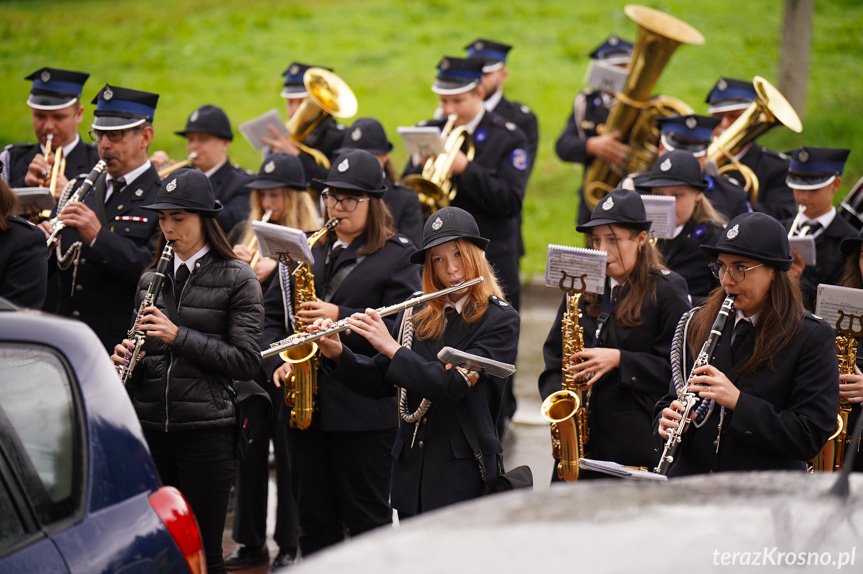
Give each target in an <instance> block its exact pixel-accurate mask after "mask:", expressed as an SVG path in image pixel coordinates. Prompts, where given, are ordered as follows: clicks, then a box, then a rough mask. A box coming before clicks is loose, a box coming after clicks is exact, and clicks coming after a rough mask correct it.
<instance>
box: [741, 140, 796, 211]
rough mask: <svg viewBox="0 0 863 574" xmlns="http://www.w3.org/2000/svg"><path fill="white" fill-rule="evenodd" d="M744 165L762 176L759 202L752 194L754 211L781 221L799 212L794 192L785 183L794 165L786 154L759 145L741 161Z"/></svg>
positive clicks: (749, 151) (754, 146) (759, 179)
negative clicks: (791, 166)
mask: <svg viewBox="0 0 863 574" xmlns="http://www.w3.org/2000/svg"><path fill="white" fill-rule="evenodd" d="M740 163H742V164H743V165H746V166H749V167H750V168H752V171H754V172H755V175H756V176H758V186H759V191H758V199H757V200H756V201H752V197H751V193H750V197H749V203H750V204H751V205H752V209H754V210H755V211H761V212H763V213H766V214H767V215H772V216H773V217H775V218H776V219H778V220H779V221H782V220H783V219H785V218H786V217H792V216H793V215H794V214H795V213H796V211H797V203H796V202H795V201H794V192H793V191H791V188H790V187H788V184H787V183H785V178H786V177H788V165H789V163H790V160H789V159H788V158H787V157H786V156H785V154H781V153H779V152H777V151H773V150H772V149H767V148H766V147H764V146H760V145H758V144H755V145H753V146H752V147H751V148H749V150H748V151H747V152H746V154H745V155H744V156H743V157H742V158H740Z"/></svg>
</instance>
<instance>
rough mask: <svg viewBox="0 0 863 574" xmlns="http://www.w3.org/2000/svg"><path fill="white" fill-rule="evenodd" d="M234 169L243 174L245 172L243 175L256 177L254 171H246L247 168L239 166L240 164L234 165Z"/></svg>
mask: <svg viewBox="0 0 863 574" xmlns="http://www.w3.org/2000/svg"><path fill="white" fill-rule="evenodd" d="M234 169H236V170H237V171H241V172H243V173H244V174H246V175H251V176H254V175H255V172H253V171H252V170H250V169H246V168H244V167H243V166H241V165H240V164H238V163H235V164H234Z"/></svg>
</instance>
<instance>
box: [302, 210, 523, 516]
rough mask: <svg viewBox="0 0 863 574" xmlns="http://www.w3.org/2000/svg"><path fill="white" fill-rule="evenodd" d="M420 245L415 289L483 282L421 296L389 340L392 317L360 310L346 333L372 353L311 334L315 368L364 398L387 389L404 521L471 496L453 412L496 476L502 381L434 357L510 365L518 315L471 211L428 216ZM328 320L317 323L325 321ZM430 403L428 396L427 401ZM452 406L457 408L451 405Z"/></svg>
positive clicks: (396, 503) (468, 460)
mask: <svg viewBox="0 0 863 574" xmlns="http://www.w3.org/2000/svg"><path fill="white" fill-rule="evenodd" d="M423 239H424V240H423V247H422V249H420V250H418V251H415V252H414V253H413V254H412V255H411V261H413V262H414V263H421V264H423V269H424V271H423V292H424V293H426V294H427V293H433V292H435V291H440V290H441V289H445V288H447V287H450V286H452V285H456V284H458V283H461V282H463V281H466V280H470V279H474V278H476V277H478V276H482V277H484V278H485V281H484V282H482V283H480V284H477V285H473V286H470V287H466V288H464V289H462V290H461V291H456V292H455V293H452V294H450V295H449V296H448V297H446V298H444V297H440V298H438V299H433V300H431V301H428V302H427V303H426V304H425V306H423V307H418V308H415V309H414V310H413V313H412V315H411V316H410V319H409V321H410V323H411V327H412V329H411V330H412V333H413V335H412V337H411V341H410V342H408V341H404V340H403V341H397V340H396V339H394V338H393V335H392V334H391V333H398V331H399V330H400V325H404V323H405V321H404V317H403V314H404V312H403V314H402V315H400V318H401V319H402V320H401V321H398V320H397V321H396V324H395V326H394V327H391V326H390V325H388V324H387V323H385V322H384V320H383V319H382V318H381V316H380V315H379V314H378V313H377V312H375V311H373V310H371V309H367V310H366V312H365V313H356V314H354V315H352V316H351V317H350V319H349V320H348V322H349V324H350V326H351V327H350V328H351V332H352V333H355V334H358V335H360V336H362V337H364V338H365V339H366V340H367V341H368V342H369V343H370V344H371V345H372V346H373V347H374V350H375V351H377V354H376V355H374V356H373V357H369V356H364V355H362V354H359V353H356V352H354V351H352V350H351V349H350V348H349V347H347V346H344V345H342V343H341V341H340V340H339V335H338V334H335V335H331V336H329V337H325V338H323V339H320V340H319V345H320V347H321V351H322V353H323V354H324V356H325V357H327V359H329V360H328V361H325V362H324V369H325V370H326V371H327V372H330V373H331V374H332V376H333V377H334V378H335V379H336V380H338V381H340V382H341V383H343V384H345V385H346V386H348V387H350V388H351V389H354V390H356V391H357V392H360V393H363V394H367V395H368V396H372V397H387V396H393V395H395V394H396V392H397V391H396V387H400V388H402V389H403V391H401V392H402V395H401V396H402V397H403V398H402V399H400V407H399V410H400V416H401V418H402V420H403V421H404V422H403V424H401V425H400V428H399V433H398V436H397V437H396V441H395V446H394V447H393V449H392V488H391V492H392V504H393V507H394V508H395V509H396V510H398V512H399V517H400V518H404V517H408V516H413V515H416V514H420V513H422V512H427V511H430V510H434V509H435V508H439V507H441V506H444V505H447V504H453V503H456V502H460V501H463V500H468V499H471V498H476V497H478V496H480V495H481V494H482V492H483V486H484V485H483V481H482V480H481V478H480V473H479V469H478V468H477V463H476V460H475V459H474V456H473V453H472V452H471V447H470V445H469V444H468V441H467V439H466V438H465V435H464V432H463V430H462V428H461V426H460V424H459V419H458V418H457V415H456V413H455V409H456V408H463V409H464V411H465V412H466V413H467V417H468V418H469V419H470V423H471V424H472V425H473V427H474V428H475V434H476V436H477V441H478V443H479V445H480V449H481V450H482V452H483V458H484V463H485V467H486V469H488V471H489V474H490V475H491V476H492V477H494V476H496V475H497V468H498V460H499V457H500V455H501V452H502V447H501V444H500V441H499V440H498V437H497V436H496V434H495V421H496V420H497V416H498V413H499V411H500V408H501V397H502V393H503V388H504V380H503V379H500V378H497V377H492V376H490V375H487V374H481V373H478V372H475V371H467V370H465V369H462V368H460V367H457V368H455V369H453V368H451V367H452V365H446V366H444V364H442V363H441V362H440V361H439V360H438V359H437V353H438V351H439V350H440V349H441V348H443V347H444V346H447V345H449V346H453V347H455V348H457V349H460V350H463V351H466V352H468V353H472V354H477V355H480V356H482V357H486V358H489V359H493V360H496V361H501V362H504V363H514V362H515V357H516V353H517V352H518V334H519V317H518V313H517V312H516V311H515V310H514V309H513V308H512V307H511V306H510V305H509V304H508V303H507V302H506V301H504V299H503V295H502V293H501V290H500V288H499V287H498V286H497V281H496V280H495V277H494V272H493V271H492V269H491V266H490V265H489V264H488V261H486V259H485V256H484V254H483V251H484V249H485V248H486V247H487V246H488V243H489V241H488V239H485V238H483V237H480V235H479V229H478V228H477V225H476V222H475V221H474V219H473V217H471V215H470V214H469V213H467V212H466V211H464V210H462V209H459V208H457V207H445V208H443V209H441V210H440V211H437V212H436V213H434V214H432V215H431V217H429V218H428V221H426V224H425V228H424V230H423ZM330 323H331V321H330V320H329V319H326V320H324V321H317V322H316V323H315V326H318V327H321V328H326V327H327V326H328V325H329V324H330ZM429 402H430V403H429ZM456 405H460V406H459V407H456Z"/></svg>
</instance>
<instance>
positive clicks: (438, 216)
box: [411, 206, 488, 264]
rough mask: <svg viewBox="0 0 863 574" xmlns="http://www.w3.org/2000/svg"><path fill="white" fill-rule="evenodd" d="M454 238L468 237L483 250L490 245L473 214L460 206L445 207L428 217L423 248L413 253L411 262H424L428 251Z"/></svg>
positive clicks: (424, 230) (424, 228)
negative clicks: (482, 235)
mask: <svg viewBox="0 0 863 574" xmlns="http://www.w3.org/2000/svg"><path fill="white" fill-rule="evenodd" d="M454 239H467V240H468V241H470V242H471V243H473V244H474V245H476V246H477V247H479V248H480V249H482V250H483V251H485V248H486V247H488V239H486V238H485V237H481V236H480V234H479V227H477V225H476V220H475V219H474V218H473V215H471V214H470V213H468V212H467V211H465V210H464V209H461V208H459V207H452V206H450V207H444V208H443V209H440V210H438V211H435V212H434V213H432V214H431V215H430V216H429V218H428V219H426V223H425V226H424V227H423V248H422V249H419V250H417V251H414V252H413V253H411V263H420V264H422V263H424V262H425V257H426V251H428V250H429V249H431V248H432V247H437V246H438V245H443V244H444V243H446V242H448V241H452V240H454Z"/></svg>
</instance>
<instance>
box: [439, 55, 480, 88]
mask: <svg viewBox="0 0 863 574" xmlns="http://www.w3.org/2000/svg"><path fill="white" fill-rule="evenodd" d="M482 68H483V61H482V60H472V59H469V58H451V57H449V56H447V57H444V58H441V61H440V62H438V65H437V69H438V72H437V77H436V78H435V81H434V84H433V85H432V91H433V92H434V93H436V94H441V95H444V96H450V95H454V94H463V93H465V92H469V91H470V90H472V89H474V88H475V87H477V86H478V85H479V84H480V82H481V81H482Z"/></svg>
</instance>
